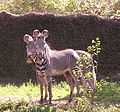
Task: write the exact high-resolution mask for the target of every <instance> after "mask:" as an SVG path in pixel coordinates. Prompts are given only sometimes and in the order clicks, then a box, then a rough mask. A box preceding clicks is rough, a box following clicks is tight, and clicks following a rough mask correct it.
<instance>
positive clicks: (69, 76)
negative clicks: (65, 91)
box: [64, 71, 75, 102]
mask: <svg viewBox="0 0 120 112" xmlns="http://www.w3.org/2000/svg"><path fill="white" fill-rule="evenodd" d="M64 77H65V79H66V81H67V83H68V84H69V86H70V98H69V102H71V101H72V99H73V91H74V88H75V81H74V78H73V76H72V74H71V73H70V72H69V71H67V72H66V73H65V74H64Z"/></svg>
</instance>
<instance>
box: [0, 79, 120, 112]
mask: <svg viewBox="0 0 120 112" xmlns="http://www.w3.org/2000/svg"><path fill="white" fill-rule="evenodd" d="M52 89H53V99H61V98H64V97H66V96H68V95H69V86H68V85H67V84H66V83H65V82H61V83H60V84H58V85H54V86H53V88H52ZM39 92H40V91H39V87H38V86H37V85H35V84H32V83H31V82H28V83H24V84H23V85H21V86H19V87H18V86H15V85H10V84H8V85H6V86H2V85H0V112H6V111H7V112H16V110H17V112H64V111H66V112H120V84H118V83H113V82H106V81H103V80H102V81H100V82H98V83H97V93H96V95H95V96H94V102H93V104H91V103H90V99H89V98H86V97H85V96H81V97H77V102H76V104H75V105H74V106H73V107H72V106H70V105H64V108H63V107H62V108H54V107H49V106H38V105H31V104H30V103H29V102H31V101H32V100H33V99H38V98H39V97H40V93H39Z"/></svg>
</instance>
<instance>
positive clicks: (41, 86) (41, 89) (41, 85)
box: [40, 84, 43, 103]
mask: <svg viewBox="0 0 120 112" xmlns="http://www.w3.org/2000/svg"><path fill="white" fill-rule="evenodd" d="M40 91H41V98H40V102H41V103H43V84H40Z"/></svg>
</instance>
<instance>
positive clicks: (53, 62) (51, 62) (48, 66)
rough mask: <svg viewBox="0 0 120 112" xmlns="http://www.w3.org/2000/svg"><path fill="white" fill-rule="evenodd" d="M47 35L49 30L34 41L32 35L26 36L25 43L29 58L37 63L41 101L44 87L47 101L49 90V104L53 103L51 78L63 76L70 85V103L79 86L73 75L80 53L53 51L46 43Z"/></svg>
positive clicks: (70, 50)
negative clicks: (74, 91)
mask: <svg viewBox="0 0 120 112" xmlns="http://www.w3.org/2000/svg"><path fill="white" fill-rule="evenodd" d="M47 33H48V32H47V30H44V31H43V32H42V33H41V35H39V38H38V39H37V40H36V39H35V40H33V38H32V37H31V36H30V35H25V36H24V41H25V42H26V43H27V44H26V48H27V56H28V57H29V58H30V59H32V61H33V62H34V63H35V66H36V75H37V77H38V78H37V79H38V82H40V84H41V101H42V100H43V86H45V93H46V94H45V99H46V98H47V89H49V90H48V91H49V103H51V99H52V91H51V80H50V77H51V76H54V75H61V74H63V75H64V76H65V78H66V80H67V82H68V84H69V85H70V89H71V90H70V99H69V101H71V99H72V97H73V90H74V87H75V86H76V84H77V83H76V79H75V76H74V75H73V74H72V69H73V68H74V66H75V65H76V62H77V61H78V60H79V55H78V54H77V52H79V53H80V51H75V50H73V49H65V50H61V51H56V50H51V49H50V47H49V46H48V44H47V43H46V37H47ZM43 65H45V66H43Z"/></svg>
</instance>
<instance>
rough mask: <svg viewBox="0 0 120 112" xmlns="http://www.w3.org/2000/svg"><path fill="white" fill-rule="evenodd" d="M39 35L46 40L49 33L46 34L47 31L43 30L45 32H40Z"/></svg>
mask: <svg viewBox="0 0 120 112" xmlns="http://www.w3.org/2000/svg"><path fill="white" fill-rule="evenodd" d="M41 34H42V35H43V37H44V40H45V39H46V38H48V35H49V32H48V30H46V29H45V30H43V31H42V33H41Z"/></svg>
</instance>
